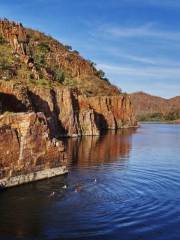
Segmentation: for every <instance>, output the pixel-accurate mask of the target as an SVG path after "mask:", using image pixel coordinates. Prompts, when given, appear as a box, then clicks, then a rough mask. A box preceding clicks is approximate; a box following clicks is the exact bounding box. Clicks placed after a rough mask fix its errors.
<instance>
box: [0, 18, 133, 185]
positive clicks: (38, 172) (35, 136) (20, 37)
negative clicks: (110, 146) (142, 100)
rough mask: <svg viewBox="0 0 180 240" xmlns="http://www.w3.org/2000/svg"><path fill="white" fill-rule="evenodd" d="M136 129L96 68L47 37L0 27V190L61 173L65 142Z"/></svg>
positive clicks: (124, 101) (121, 97)
mask: <svg viewBox="0 0 180 240" xmlns="http://www.w3.org/2000/svg"><path fill="white" fill-rule="evenodd" d="M133 126H136V119H135V117H134V113H133V107H132V104H131V100H130V97H129V96H128V95H127V94H122V93H121V91H120V90H119V89H118V88H117V87H115V86H113V85H111V84H110V82H109V80H108V79H106V78H105V76H104V72H103V71H102V70H97V69H96V68H95V64H94V63H92V62H91V61H88V60H85V59H84V58H83V57H81V56H80V54H79V53H78V52H77V51H72V49H71V47H69V46H64V45H63V44H61V43H59V42H58V41H56V40H54V39H53V38H52V37H50V36H46V35H45V34H43V33H40V32H38V31H34V30H31V29H27V28H24V27H23V26H22V24H18V23H15V22H10V21H8V20H7V19H4V20H0V140H1V141H0V151H1V152H2V154H1V156H0V182H1V183H2V185H5V186H12V185H16V184H20V183H24V182H28V181H33V180H37V179H41V178H45V177H48V176H54V175H57V174H60V173H62V172H63V171H62V164H64V165H65V163H64V159H65V154H64V147H63V143H62V142H59V141H58V140H56V139H59V138H60V137H62V136H63V137H64V136H68V137H75V136H83V135H93V136H94V135H100V134H101V133H102V132H103V131H105V130H108V129H115V130H116V129H118V128H127V127H133ZM7 143H8V144H7ZM10 143H11V146H12V148H10V147H9V145H10ZM59 166H60V168H59Z"/></svg>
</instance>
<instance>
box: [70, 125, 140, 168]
mask: <svg viewBox="0 0 180 240" xmlns="http://www.w3.org/2000/svg"><path fill="white" fill-rule="evenodd" d="M135 132H136V129H133V128H132V129H122V130H118V131H110V132H109V133H108V134H106V135H103V136H100V137H99V136H93V137H90V136H88V137H83V138H72V139H68V141H67V142H66V143H65V144H66V150H67V156H68V159H69V162H70V164H72V165H77V166H79V167H85V166H86V167H87V166H89V167H90V166H93V165H97V164H103V163H108V162H112V161H115V160H117V159H120V158H121V159H127V158H128V156H129V152H130V150H131V145H132V134H133V133H135Z"/></svg>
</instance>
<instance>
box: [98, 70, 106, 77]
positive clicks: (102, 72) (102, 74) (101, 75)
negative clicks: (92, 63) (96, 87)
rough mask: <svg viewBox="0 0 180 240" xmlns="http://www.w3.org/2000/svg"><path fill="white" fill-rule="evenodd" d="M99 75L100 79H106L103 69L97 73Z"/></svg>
mask: <svg viewBox="0 0 180 240" xmlns="http://www.w3.org/2000/svg"><path fill="white" fill-rule="evenodd" d="M97 74H98V77H100V78H101V79H103V78H104V77H105V72H104V71H103V70H101V69H100V70H98V71H97Z"/></svg>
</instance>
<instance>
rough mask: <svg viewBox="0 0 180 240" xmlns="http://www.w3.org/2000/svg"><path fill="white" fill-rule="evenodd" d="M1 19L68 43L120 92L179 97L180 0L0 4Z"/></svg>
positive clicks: (3, 0)
mask: <svg viewBox="0 0 180 240" xmlns="http://www.w3.org/2000/svg"><path fill="white" fill-rule="evenodd" d="M0 16H1V17H6V18H9V19H11V20H16V21H20V22H22V23H23V24H24V25H25V26H27V27H31V28H35V29H38V30H40V31H43V32H45V33H47V34H50V35H51V36H53V37H55V38H56V39H58V40H59V41H61V42H63V43H66V44H69V45H71V46H72V47H73V49H76V50H78V51H79V52H80V54H81V55H83V56H84V57H85V58H87V59H91V60H92V61H94V62H96V63H97V66H98V67H99V68H101V69H103V70H104V71H105V72H106V75H107V77H108V78H109V79H110V80H111V82H112V83H114V84H116V85H118V86H119V87H121V88H122V89H123V91H127V92H134V91H146V92H148V93H151V94H154V95H160V96H163V97H166V98H168V97H172V96H176V95H180V0H0Z"/></svg>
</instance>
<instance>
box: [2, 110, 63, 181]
mask: <svg viewBox="0 0 180 240" xmlns="http://www.w3.org/2000/svg"><path fill="white" fill-rule="evenodd" d="M0 152H1V155H0V183H1V185H4V186H6V185H7V186H8V185H9V182H10V181H11V179H12V178H13V177H17V179H16V182H14V185H18V180H19V178H18V176H21V177H22V176H27V175H28V174H31V173H36V174H38V172H40V171H44V170H47V169H53V168H58V167H62V166H65V165H66V164H65V161H66V157H65V156H66V155H65V151H64V145H63V143H62V142H61V141H58V140H55V139H50V136H49V129H48V126H47V122H46V118H45V116H44V114H43V113H17V114H10V115H6V116H1V117H0ZM49 177H50V176H49ZM34 178H35V179H34V180H38V178H36V176H34ZM32 180H33V179H32ZM22 183H23V182H22Z"/></svg>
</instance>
